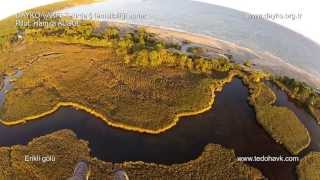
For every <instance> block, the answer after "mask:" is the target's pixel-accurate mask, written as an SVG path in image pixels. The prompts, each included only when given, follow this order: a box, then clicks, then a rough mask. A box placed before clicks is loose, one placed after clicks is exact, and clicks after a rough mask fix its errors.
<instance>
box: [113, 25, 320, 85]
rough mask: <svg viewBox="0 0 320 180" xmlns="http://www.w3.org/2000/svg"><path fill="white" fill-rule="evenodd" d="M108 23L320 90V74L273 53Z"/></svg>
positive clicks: (172, 31)
mask: <svg viewBox="0 0 320 180" xmlns="http://www.w3.org/2000/svg"><path fill="white" fill-rule="evenodd" d="M108 23H109V24H113V25H116V26H120V27H128V26H129V27H144V28H145V29H146V30H147V31H148V32H151V33H154V34H157V35H158V36H159V37H160V38H162V39H164V40H166V41H172V42H178V43H181V42H184V41H188V42H190V43H192V44H193V45H195V46H200V47H205V48H207V49H209V50H211V51H213V53H212V54H214V55H216V54H221V55H222V56H223V55H225V54H228V55H232V57H233V58H232V60H233V61H235V62H237V63H243V62H245V61H246V60H250V61H251V62H252V63H253V64H254V65H255V67H256V68H258V69H261V70H264V71H267V72H270V73H272V74H275V75H279V76H288V77H291V78H295V79H297V80H300V81H304V82H306V83H307V84H309V85H310V86H312V87H314V88H320V73H318V72H314V71H307V70H305V69H302V68H300V67H297V66H295V65H292V64H290V63H288V62H287V61H285V60H283V59H281V58H279V57H277V56H275V55H273V54H271V53H269V52H257V51H254V50H252V49H249V48H245V47H241V46H239V45H237V44H235V43H232V42H228V41H224V40H221V39H218V38H216V37H211V36H207V35H201V34H196V33H191V32H186V31H182V30H177V29H172V28H167V27H157V26H149V25H140V24H127V23H124V22H108ZM214 55H213V56H214Z"/></svg>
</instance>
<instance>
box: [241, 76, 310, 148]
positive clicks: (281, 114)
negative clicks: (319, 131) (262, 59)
mask: <svg viewBox="0 0 320 180" xmlns="http://www.w3.org/2000/svg"><path fill="white" fill-rule="evenodd" d="M253 77H255V76H253ZM243 79H244V82H245V84H247V85H248V87H249V89H250V94H251V95H250V97H249V103H250V104H251V105H252V106H253V107H254V109H255V111H256V118H257V121H258V123H259V124H260V125H261V126H262V127H263V128H264V129H265V130H266V131H267V132H268V133H269V134H270V135H271V136H272V137H273V139H274V140H275V141H277V142H278V143H280V144H283V145H284V146H285V147H286V149H287V150H288V151H290V152H291V153H292V154H298V153H299V152H301V151H302V150H303V149H305V148H306V147H308V146H309V144H310V142H311V138H310V135H309V132H308V130H307V129H306V128H305V127H304V125H303V124H302V122H301V121H300V120H299V118H298V117H297V116H296V115H295V113H294V112H293V111H291V110H290V109H288V108H287V107H279V106H275V105H273V104H274V103H275V101H276V95H275V94H274V92H273V91H272V90H271V89H270V88H269V87H268V86H267V85H266V84H265V83H264V82H260V81H256V80H255V79H254V78H252V75H249V76H245V77H244V78H243Z"/></svg>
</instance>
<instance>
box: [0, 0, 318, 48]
mask: <svg viewBox="0 0 320 180" xmlns="http://www.w3.org/2000/svg"><path fill="white" fill-rule="evenodd" d="M56 1H60V0H1V4H2V6H1V7H0V19H3V18H5V17H7V16H10V15H13V14H15V13H17V12H20V11H23V10H26V9H29V8H32V7H36V6H40V5H45V4H49V3H52V2H56ZM196 1H201V2H206V3H210V4H217V5H221V6H225V7H229V8H233V9H237V10H240V11H244V12H247V13H250V14H258V15H260V14H261V15H264V14H271V15H272V14H280V15H285V14H294V15H299V14H301V15H302V16H301V18H300V19H296V20H292V19H280V18H278V19H274V20H272V19H268V20H271V21H273V22H276V23H278V24H281V25H283V26H285V27H287V28H289V29H291V30H294V31H296V32H299V33H300V34H303V35H304V36H306V37H308V38H310V39H312V40H314V41H316V42H317V43H318V44H320V23H318V22H320V12H319V10H318V7H319V6H318V5H317V4H319V3H318V1H316V0H263V1H262V0H260V1H257V0H196Z"/></svg>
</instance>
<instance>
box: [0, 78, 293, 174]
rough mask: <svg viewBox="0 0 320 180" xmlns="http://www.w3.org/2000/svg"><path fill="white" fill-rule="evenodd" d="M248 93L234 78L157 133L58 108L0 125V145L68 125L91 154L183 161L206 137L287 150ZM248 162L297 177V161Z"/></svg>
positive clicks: (243, 151)
mask: <svg viewBox="0 0 320 180" xmlns="http://www.w3.org/2000/svg"><path fill="white" fill-rule="evenodd" d="M247 97H248V90H247V88H246V87H245V86H244V85H243V84H242V82H241V80H239V79H235V80H233V81H232V82H231V83H230V84H228V85H226V87H225V88H224V90H223V91H222V92H221V93H218V95H217V97H216V101H215V105H214V107H213V108H212V109H211V110H209V111H207V112H205V113H202V114H200V115H196V116H190V117H185V118H182V120H181V121H180V122H179V123H178V124H177V126H175V127H173V128H172V129H170V130H168V131H166V132H164V133H162V134H160V135H148V134H141V133H135V132H129V131H125V130H121V129H117V128H112V127H109V126H107V125H106V124H105V123H104V122H102V121H101V120H99V119H97V118H95V117H93V116H91V115H90V114H88V113H85V112H83V111H78V110H75V109H72V108H61V109H60V110H58V111H57V112H55V113H54V114H52V115H50V116H47V117H44V118H41V119H39V120H37V121H33V122H29V123H27V124H25V125H17V126H13V127H6V126H3V125H0V146H11V145H15V144H27V143H28V142H29V141H30V140H32V139H33V138H35V137H39V136H42V135H45V134H48V133H51V132H54V131H57V130H60V129H71V130H73V131H74V132H75V133H76V134H77V136H78V137H79V138H81V139H84V140H87V141H89V147H90V148H91V155H92V156H95V157H97V158H99V159H101V160H104V161H112V162H123V161H145V162H154V163H161V164H172V163H183V162H187V161H190V160H192V159H195V158H196V157H198V156H199V155H200V154H201V152H202V151H203V148H204V146H205V145H207V144H208V143H216V144H221V145H223V146H225V147H227V148H232V149H234V150H235V152H236V155H237V156H254V155H256V156H262V155H265V156H267V155H272V156H279V155H282V156H290V154H289V153H288V152H287V151H286V150H285V149H284V148H283V147H282V146H280V145H278V144H277V143H275V142H274V141H273V140H272V139H271V138H270V137H269V135H268V134H267V133H266V132H265V131H264V130H263V129H262V128H261V127H260V126H259V125H258V124H257V122H256V119H255V113H254V111H253V109H252V107H250V106H249V105H248V103H247ZM249 164H250V165H252V166H254V167H256V168H258V169H260V170H261V171H262V172H263V174H264V175H265V176H267V177H268V178H270V179H296V175H295V166H296V163H284V162H282V163H280V162H260V163H258V162H255V163H249Z"/></svg>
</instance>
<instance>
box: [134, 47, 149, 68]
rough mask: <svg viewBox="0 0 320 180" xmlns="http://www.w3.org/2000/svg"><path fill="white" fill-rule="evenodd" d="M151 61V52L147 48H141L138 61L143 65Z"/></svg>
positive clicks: (137, 57)
mask: <svg viewBox="0 0 320 180" xmlns="http://www.w3.org/2000/svg"><path fill="white" fill-rule="evenodd" d="M148 62H149V53H148V51H147V50H145V49H144V50H141V51H139V52H138V54H137V56H136V63H137V64H138V65H141V66H147V65H148Z"/></svg>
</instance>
